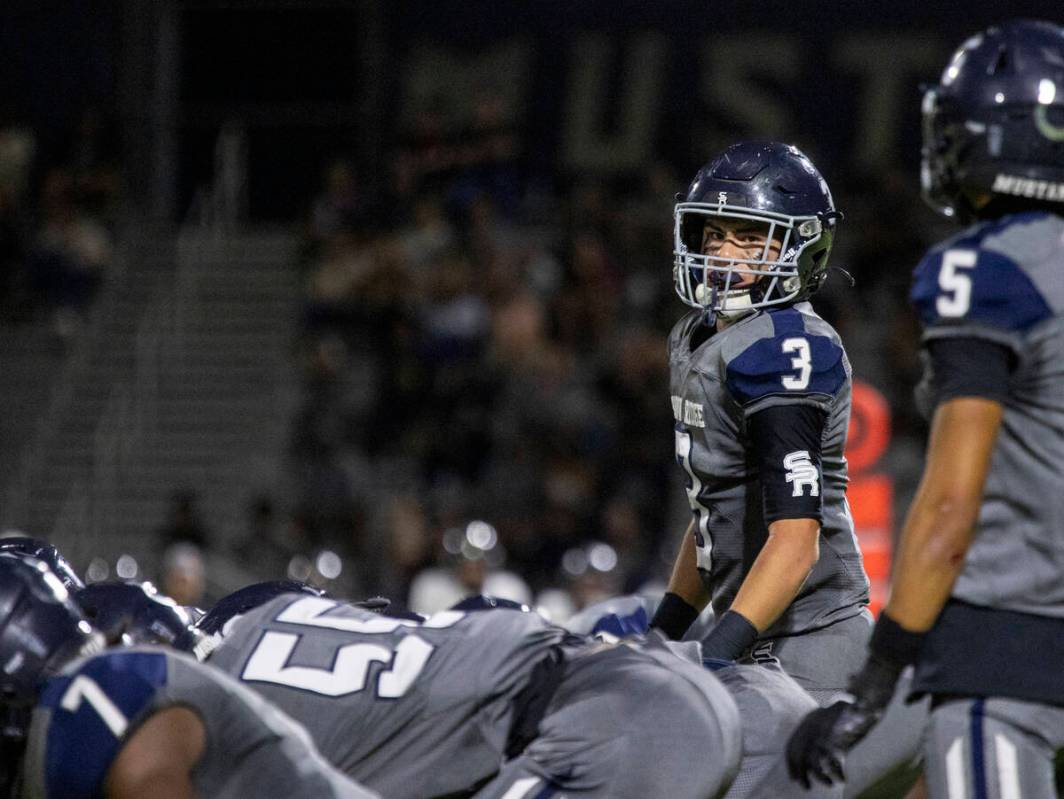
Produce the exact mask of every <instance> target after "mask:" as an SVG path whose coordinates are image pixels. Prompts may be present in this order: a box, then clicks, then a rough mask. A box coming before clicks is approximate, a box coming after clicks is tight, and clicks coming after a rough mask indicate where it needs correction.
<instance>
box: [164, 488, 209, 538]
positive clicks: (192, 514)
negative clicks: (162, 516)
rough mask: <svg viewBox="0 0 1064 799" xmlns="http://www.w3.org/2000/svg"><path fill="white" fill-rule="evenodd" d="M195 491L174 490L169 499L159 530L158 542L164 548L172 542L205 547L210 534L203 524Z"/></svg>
mask: <svg viewBox="0 0 1064 799" xmlns="http://www.w3.org/2000/svg"><path fill="white" fill-rule="evenodd" d="M196 503H197V497H196V492H195V491H187V490H182V491H176V492H174V494H173V496H172V497H171V499H170V510H169V512H168V514H167V516H168V519H167V521H166V523H165V524H164V525H163V527H162V528H160V530H159V534H158V537H159V543H160V544H161V545H162V547H163V548H164V549H168V548H169V547H170V546H171V545H173V544H192V545H194V546H196V547H197V548H199V549H201V550H202V549H207V548H208V547H209V546H210V544H211V538H212V536H211V535H210V533H209V532H208V531H207V529H206V528H205V527H204V526H203V522H202V521H201V520H200V514H199V508H198V507H197V504H196Z"/></svg>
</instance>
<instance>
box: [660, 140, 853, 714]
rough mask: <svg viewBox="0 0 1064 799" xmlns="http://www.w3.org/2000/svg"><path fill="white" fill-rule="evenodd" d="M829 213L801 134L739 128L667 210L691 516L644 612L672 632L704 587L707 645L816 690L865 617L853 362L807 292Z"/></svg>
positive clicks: (847, 655)
mask: <svg viewBox="0 0 1064 799" xmlns="http://www.w3.org/2000/svg"><path fill="white" fill-rule="evenodd" d="M839 218H840V214H839V213H838V211H836V210H835V204H834V201H833V200H832V197H831V192H830V191H829V190H828V186H827V183H826V182H825V181H824V179H823V178H822V177H821V176H820V173H819V172H818V171H817V170H816V168H815V167H814V166H813V164H812V163H811V162H810V160H809V159H808V158H806V156H805V155H803V154H802V153H801V152H800V151H799V150H798V149H797V148H795V147H793V146H790V145H786V144H779V143H768V144H762V143H750V142H744V143H740V144H735V145H733V146H731V147H729V148H728V149H727V150H725V151H724V152H723V153H721V154H720V155H719V156H718V157H717V158H715V159H713V160H712V161H711V162H710V163H709V164H707V165H706V166H705V167H703V168H702V169H701V170H700V171H699V172H698V174H697V175H696V176H695V178H694V180H693V181H692V183H691V185H690V187H689V188H688V190H687V195H686V197H685V198H684V199H683V201H682V202H680V203H678V204H677V205H676V210H675V227H674V232H675V252H674V257H675V264H674V271H673V274H674V279H675V284H676V291H677V293H678V294H679V296H680V298H681V299H682V300H683V301H684V302H685V303H686V304H687V305H689V306H691V308H692V310H691V311H690V312H689V313H688V314H687V315H686V316H684V317H683V318H681V319H680V321H679V322H678V323H677V324H676V326H675V327H674V328H673V330H672V333H671V335H670V337H669V364H670V371H671V378H670V386H671V392H672V406H673V414H674V416H675V419H676V458H677V461H678V462H679V464H680V465H681V466H682V468H683V470H684V472H685V477H686V481H687V496H688V499H689V501H690V505H691V511H692V514H693V518H692V520H691V523H690V525H689V527H688V530H687V532H686V534H685V535H684V538H683V542H682V544H681V547H680V551H679V554H678V556H677V558H676V562H675V566H674V568H673V573H672V577H671V579H670V582H669V587H668V592H667V593H666V595H665V598H664V599H663V601H662V602H661V604H660V605H659V607H658V609H657V611H656V613H655V615H654V618H653V620H652V626H653V627H656V628H659V629H661V630H662V631H663V632H664V633H665V634H666V635H667V636H668V637H670V638H673V639H678V638H681V637H682V636H683V635H684V633H685V632H686V631H687V629H688V628H689V627H690V625H691V623H692V622H693V621H694V620H695V618H696V617H697V616H698V615H699V613H700V612H701V611H702V610H703V609H704V608H705V606H706V605H707V603H709V602H712V605H713V610H714V611H715V613H716V616H717V619H718V621H717V623H716V625H715V626H714V627H713V629H712V631H711V632H710V634H709V635H708V637H707V638H706V639H705V641H704V648H705V654H706V656H707V657H714V658H721V659H725V660H742V659H757V660H759V661H762V662H769V661H770V662H776V663H779V664H781V665H782V667H783V668H784V669H785V670H786V671H787V673H788V674H790V675H791V676H792V677H793V678H794V679H795V680H796V681H797V682H798V683H799V684H800V685H802V686H803V687H804V688H806V689H807V690H808V691H810V692H811V693H812V694H813V696H814V697H815V698H817V700H818V701H821V700H824V699H826V698H827V697H830V696H833V695H834V694H835V693H836V692H837V691H840V690H842V689H844V688H845V685H846V679H847V678H848V677H849V676H850V674H852V673H853V672H854V671H856V669H857V668H858V667H859V666H860V662H861V660H860V659H861V657H862V655H863V650H864V645H865V642H866V641H867V638H868V635H869V632H870V630H871V624H872V621H871V616H870V615H869V614H868V611H867V610H866V609H865V606H866V604H867V602H868V579H867V577H866V576H865V572H864V567H863V565H862V562H861V555H860V552H859V550H858V547H857V540H856V538H855V537H854V530H853V521H852V519H851V517H850V511H849V507H848V506H847V504H846V481H847V477H846V460H845V458H844V457H843V447H844V445H845V442H846V430H847V425H848V422H849V415H850V365H849V361H848V360H847V358H846V352H845V350H844V349H843V346H842V342H841V341H840V340H839V336H838V334H837V333H836V332H835V331H834V330H833V329H832V328H831V326H830V325H828V324H827V322H825V321H824V320H823V319H821V318H820V317H819V316H818V315H817V314H816V312H815V311H814V310H813V308H812V306H811V305H810V304H809V302H808V300H809V298H810V297H811V296H812V295H813V294H814V293H815V292H816V291H817V289H818V288H819V287H820V285H821V283H823V281H824V279H825V277H826V275H827V268H828V256H829V254H830V252H831V247H832V242H833V239H834V236H835V232H836V227H837V223H838V220H839Z"/></svg>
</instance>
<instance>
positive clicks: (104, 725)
mask: <svg viewBox="0 0 1064 799" xmlns="http://www.w3.org/2000/svg"><path fill="white" fill-rule="evenodd" d="M166 675H167V666H166V657H165V656H164V655H162V654H153V653H150V652H122V651H117V652H108V653H104V654H102V655H97V656H96V657H93V658H91V659H89V660H87V661H86V662H85V663H84V664H83V665H82V666H81V668H79V669H78V670H77V671H76V672H74V673H72V674H64V675H63V676H61V677H56V678H53V679H52V680H50V681H49V682H48V684H47V685H46V686H45V689H44V691H43V693H42V695H41V700H40V704H41V706H42V707H45V708H48V709H50V710H51V712H52V720H51V725H50V726H49V728H48V733H47V739H46V741H45V752H44V772H45V786H46V790H47V795H48V797H49V799H53V797H54V798H55V799H58V798H59V797H64V799H83V798H84V799H90V798H91V797H94V796H98V795H99V792H100V790H101V788H102V785H103V781H104V779H105V778H106V776H107V771H108V769H110V767H111V764H112V763H113V762H114V759H115V758H116V757H117V756H118V752H119V750H120V749H121V745H122V739H123V736H124V735H125V733H126V730H127V729H128V728H129V725H130V723H132V722H133V721H134V720H135V719H137V718H138V717H139V716H140V715H141V713H142V712H143V711H144V710H145V709H146V708H147V707H148V706H149V705H150V703H151V701H152V698H153V697H154V695H155V692H156V691H157V690H158V689H159V688H161V687H162V686H164V685H165V684H166Z"/></svg>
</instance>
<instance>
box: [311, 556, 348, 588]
mask: <svg viewBox="0 0 1064 799" xmlns="http://www.w3.org/2000/svg"><path fill="white" fill-rule="evenodd" d="M314 567H315V568H316V569H317V570H318V574H320V575H321V576H322V577H324V578H325V579H326V580H335V579H336V578H337V577H339V576H340V572H342V571H343V570H344V564H343V562H342V561H341V560H340V556H339V555H337V554H336V553H335V552H333V551H332V550H330V549H324V550H322V551H321V552H319V553H318V558H317V560H316V561H315V563H314Z"/></svg>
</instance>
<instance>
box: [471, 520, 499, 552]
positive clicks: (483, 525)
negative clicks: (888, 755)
mask: <svg viewBox="0 0 1064 799" xmlns="http://www.w3.org/2000/svg"><path fill="white" fill-rule="evenodd" d="M465 537H466V541H468V542H469V543H470V544H472V545H473V546H475V547H477V548H478V549H484V550H488V549H494V548H495V544H497V543H498V541H499V535H498V533H496V532H495V528H494V527H492V526H491V525H490V524H488V523H487V522H481V521H475V522H470V523H469V525H468V526H467V527H466V531H465Z"/></svg>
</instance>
